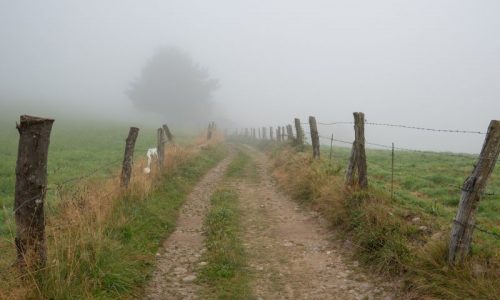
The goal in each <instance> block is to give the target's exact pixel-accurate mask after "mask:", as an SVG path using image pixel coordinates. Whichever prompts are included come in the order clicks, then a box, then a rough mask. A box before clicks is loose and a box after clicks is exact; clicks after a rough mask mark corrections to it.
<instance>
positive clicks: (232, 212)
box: [199, 156, 253, 299]
mask: <svg viewBox="0 0 500 300" xmlns="http://www.w3.org/2000/svg"><path fill="white" fill-rule="evenodd" d="M240 157H241V158H242V157H243V156H240ZM240 165H241V161H238V160H236V161H235V163H233V168H235V169H238V168H237V166H240ZM228 174H229V173H228ZM211 204H212V207H211V209H210V212H209V214H208V215H207V217H206V220H205V232H206V236H207V239H206V246H207V252H206V253H205V255H204V258H203V259H204V260H205V261H206V262H207V263H208V264H207V265H206V266H205V267H203V269H202V270H201V272H200V279H199V280H200V282H202V283H203V285H204V287H205V288H204V298H205V299H253V297H252V294H251V291H250V288H249V285H248V281H249V278H248V274H247V272H248V271H247V268H246V259H245V253H244V249H243V245H242V241H241V240H240V238H239V236H240V227H239V215H240V214H239V212H238V195H237V194H236V192H235V191H232V190H228V189H219V190H217V191H216V192H214V194H213V195H212V197H211Z"/></svg>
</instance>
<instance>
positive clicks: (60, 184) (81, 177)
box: [52, 158, 122, 187]
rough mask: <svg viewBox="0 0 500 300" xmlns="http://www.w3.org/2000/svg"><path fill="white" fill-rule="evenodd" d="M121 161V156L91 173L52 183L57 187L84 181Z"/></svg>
mask: <svg viewBox="0 0 500 300" xmlns="http://www.w3.org/2000/svg"><path fill="white" fill-rule="evenodd" d="M121 161H122V159H121V158H120V159H117V160H114V161H111V162H109V163H107V164H105V165H103V166H101V167H99V168H96V169H94V170H92V171H91V172H89V173H87V174H85V175H81V176H78V177H73V178H70V179H66V180H62V181H60V182H56V183H53V184H52V185H55V186H56V187H60V186H63V185H66V184H68V183H71V182H75V181H77V182H78V181H82V180H84V179H87V178H89V177H91V176H93V175H95V174H97V173H98V172H99V171H102V170H104V169H107V168H109V167H111V166H113V165H116V164H118V163H119V162H121Z"/></svg>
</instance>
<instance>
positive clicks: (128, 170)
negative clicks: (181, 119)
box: [120, 125, 166, 187]
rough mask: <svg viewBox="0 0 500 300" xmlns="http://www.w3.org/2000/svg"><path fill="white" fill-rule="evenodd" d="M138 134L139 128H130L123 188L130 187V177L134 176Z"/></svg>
mask: <svg viewBox="0 0 500 300" xmlns="http://www.w3.org/2000/svg"><path fill="white" fill-rule="evenodd" d="M164 126H166V125H164ZM138 134H139V128H137V127H130V130H129V132H128V137H127V140H126V141H125V154H124V155H123V165H122V176H121V183H120V185H121V186H122V187H128V184H129V183H130V175H131V174H132V165H133V160H134V147H135V141H136V140H137V135H138Z"/></svg>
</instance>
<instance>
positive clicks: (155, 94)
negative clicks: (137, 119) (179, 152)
mask: <svg viewBox="0 0 500 300" xmlns="http://www.w3.org/2000/svg"><path fill="white" fill-rule="evenodd" d="M217 88H218V81H217V80H216V79H212V78H210V76H209V74H208V70H207V69H206V68H204V67H201V66H200V65H199V64H197V63H194V62H193V60H192V59H191V57H190V56H189V55H188V54H187V53H185V52H183V51H181V50H179V49H177V48H174V47H169V48H162V49H160V50H159V51H157V52H156V53H155V54H154V55H153V57H152V58H151V59H150V60H149V61H148V63H147V64H146V66H145V67H144V68H143V69H142V72H141V76H140V78H139V79H137V80H135V81H134V82H132V84H131V86H130V88H129V90H128V91H127V95H128V96H129V98H130V99H131V100H132V103H133V104H134V106H135V107H136V108H137V109H139V110H141V111H147V112H156V113H159V114H161V115H162V116H164V117H165V118H166V119H168V121H169V122H178V123H183V124H194V122H195V121H204V120H206V119H207V118H209V116H208V113H209V111H210V109H211V106H212V103H211V97H212V92H213V91H215V90H216V89H217Z"/></svg>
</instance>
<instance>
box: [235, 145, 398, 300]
mask: <svg viewBox="0 0 500 300" xmlns="http://www.w3.org/2000/svg"><path fill="white" fill-rule="evenodd" d="M247 152H248V153H249V154H250V155H251V156H252V157H253V159H254V160H255V161H256V163H257V165H258V173H259V177H260V180H259V183H257V184H250V183H244V182H241V183H240V184H239V185H237V188H238V190H239V194H240V206H241V211H242V213H243V216H242V225H243V227H244V228H243V231H244V237H243V241H244V246H245V249H246V253H247V255H248V260H249V267H250V269H251V272H252V273H253V276H252V277H253V278H254V279H253V283H252V288H253V290H254V292H255V295H256V296H257V298H258V299H393V298H394V297H393V295H392V294H391V293H390V292H387V291H390V286H389V285H388V284H383V283H381V282H377V281H376V280H375V279H374V278H369V276H367V275H364V274H363V273H361V272H360V271H357V270H356V269H357V266H356V262H352V261H349V260H347V259H344V256H343V255H342V252H343V251H344V250H343V249H341V247H340V246H339V245H338V242H335V241H334V240H332V238H331V237H332V232H331V231H330V230H329V229H328V224H327V222H326V221H324V220H323V219H322V218H320V217H319V216H318V214H317V213H314V212H307V211H304V210H302V209H299V207H298V206H297V204H295V203H294V202H293V201H292V200H290V199H289V198H288V197H286V196H284V195H282V194H280V193H279V192H278V191H277V189H276V187H275V186H274V184H273V182H272V180H271V178H270V176H269V174H268V173H267V171H266V166H267V161H266V158H265V157H264V156H263V155H262V154H260V153H258V152H256V151H254V150H251V149H248V151H247ZM384 285H385V286H384Z"/></svg>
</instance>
